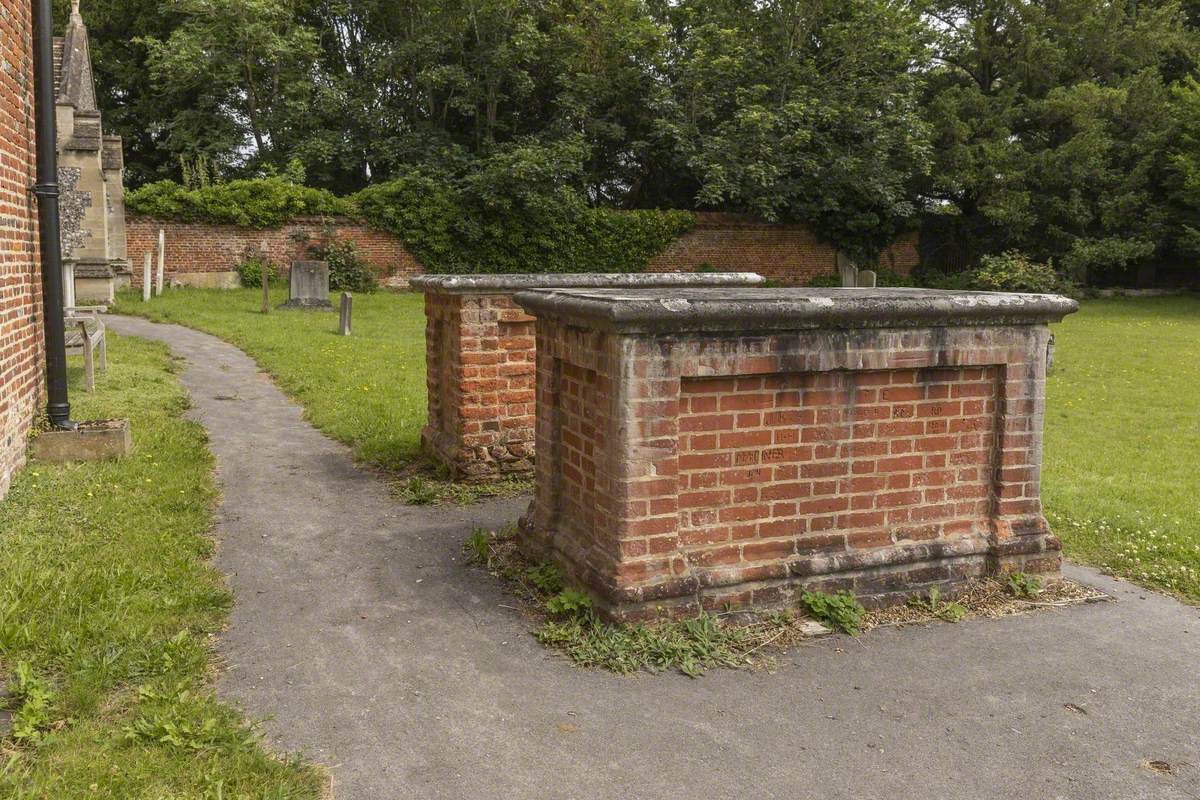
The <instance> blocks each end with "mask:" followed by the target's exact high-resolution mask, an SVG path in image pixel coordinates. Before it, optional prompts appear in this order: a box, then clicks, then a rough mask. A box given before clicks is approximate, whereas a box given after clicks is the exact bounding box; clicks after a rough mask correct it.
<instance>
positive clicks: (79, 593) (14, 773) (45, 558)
mask: <svg viewBox="0 0 1200 800" xmlns="http://www.w3.org/2000/svg"><path fill="white" fill-rule="evenodd" d="M109 363H110V373H109V375H108V376H106V377H103V376H102V377H101V378H99V380H98V391H97V392H96V393H95V394H91V395H89V394H87V393H84V392H82V391H80V390H79V372H80V370H79V368H78V367H77V366H75V367H74V368H73V369H72V388H73V394H72V400H73V403H74V408H73V412H74V413H73V416H74V417H75V418H76V419H100V418H106V417H112V416H124V417H129V418H131V419H132V422H133V431H134V447H135V452H134V455H133V456H131V457H129V458H127V459H124V460H121V461H117V462H109V463H93V464H77V465H71V466H52V465H47V464H41V463H31V464H30V465H28V466H27V467H25V468H24V469H23V470H21V471H20V472H19V473H18V474H17V476H16V478H15V480H14V483H13V486H12V490H11V492H10V493H9V495H8V497H7V498H6V499H5V500H3V501H0V553H3V557H2V558H0V676H4V677H5V678H7V677H8V676H15V677H14V678H13V680H12V681H11V683H10V685H9V693H10V696H9V698H8V700H7V701H3V704H4V705H7V706H8V707H9V708H10V709H12V710H13V711H15V716H14V720H13V721H14V726H13V730H12V734H11V735H10V736H9V737H7V738H0V797H4V798H13V799H14V800H34V799H35V798H36V800H49V798H54V800H62V799H68V800H69V799H70V798H110V799H111V800H128V798H145V800H164V799H165V798H173V799H176V800H182V799H183V798H189V800H190V799H192V798H194V799H195V800H203V799H207V798H228V799H229V800H234V798H247V799H248V798H278V799H279V800H285V799H289V798H316V797H319V796H320V793H321V789H322V786H323V778H322V777H321V775H320V774H318V772H317V771H316V770H315V769H313V768H311V767H308V766H305V765H303V764H301V763H298V762H290V761H289V762H284V761H280V760H277V759H276V758H274V757H272V756H271V755H269V754H268V753H267V752H266V751H265V750H264V749H263V748H262V747H261V745H260V744H259V742H258V740H257V738H256V736H255V735H254V734H253V731H252V730H251V729H250V728H249V727H247V726H246V723H245V721H244V720H243V719H242V717H241V716H240V715H239V714H238V713H237V712H236V711H235V710H233V709H231V708H229V707H227V706H224V705H222V704H220V703H218V702H217V701H216V700H215V699H214V698H213V695H212V691H211V685H210V684H211V672H212V667H211V663H212V661H211V658H210V655H211V654H210V651H209V637H210V636H211V635H213V634H215V633H217V632H218V631H220V630H221V628H222V627H223V625H224V624H225V622H226V619H227V615H228V610H229V606H230V602H231V598H230V595H229V592H228V591H227V589H226V588H225V585H224V582H223V580H222V579H221V577H220V575H219V574H218V573H217V572H216V571H215V570H213V569H212V568H211V567H210V566H209V565H208V563H207V559H208V556H209V555H210V553H211V552H212V547H213V543H212V540H211V539H209V538H208V536H207V535H206V534H207V531H208V529H209V525H210V523H211V520H212V504H213V501H214V499H215V496H216V494H215V490H214V486H213V481H212V459H211V457H210V455H209V453H208V450H207V448H206V446H205V435H204V431H203V430H202V429H201V428H200V427H199V426H198V425H196V424H195V423H192V422H189V421H186V420H184V419H183V418H182V417H181V413H182V411H183V410H184V409H185V408H186V407H187V398H186V395H185V394H184V392H183V389H182V387H181V386H180V385H179V383H178V381H177V380H176V379H175V377H174V376H173V375H172V374H171V372H172V366H173V365H172V362H171V360H170V358H169V356H168V354H167V351H166V348H165V347H163V346H161V345H157V344H152V343H149V342H144V341H140V340H137V339H121V338H119V337H113V338H112V340H111V345H110V347H109Z"/></svg>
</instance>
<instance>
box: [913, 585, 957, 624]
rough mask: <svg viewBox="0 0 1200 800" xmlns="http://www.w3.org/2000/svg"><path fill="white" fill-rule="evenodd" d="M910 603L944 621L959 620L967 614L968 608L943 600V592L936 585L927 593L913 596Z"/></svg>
mask: <svg viewBox="0 0 1200 800" xmlns="http://www.w3.org/2000/svg"><path fill="white" fill-rule="evenodd" d="M908 604H909V605H910V606H912V607H913V608H915V609H918V610H920V611H924V612H925V613H927V614H931V615H933V616H935V617H937V618H938V619H940V620H942V621H943V622H958V621H959V620H960V619H962V618H963V617H965V616H966V615H967V609H966V608H964V607H963V605H962V604H961V603H955V602H952V601H950V602H948V601H946V600H943V599H942V592H941V590H940V589H938V588H937V587H936V586H935V587H933V588H932V589H930V590H929V593H928V594H926V595H923V596H921V597H913V598H911V599H910V600H909V601H908Z"/></svg>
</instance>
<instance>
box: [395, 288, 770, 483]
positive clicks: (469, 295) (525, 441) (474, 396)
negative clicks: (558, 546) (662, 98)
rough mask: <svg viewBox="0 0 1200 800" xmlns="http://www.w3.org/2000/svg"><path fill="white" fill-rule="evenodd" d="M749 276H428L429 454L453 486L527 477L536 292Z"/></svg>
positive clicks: (425, 441)
mask: <svg viewBox="0 0 1200 800" xmlns="http://www.w3.org/2000/svg"><path fill="white" fill-rule="evenodd" d="M763 281H764V279H763V277H762V276H760V275H756V274H754V273H751V272H719V273H700V274H679V273H647V274H639V275H605V274H578V275H545V274H541V275H537V274H535V275H423V276H420V277H417V278H414V279H413V280H412V282H411V286H412V288H414V289H417V290H419V291H422V292H424V293H425V318H426V327H425V359H426V368H427V375H428V378H427V380H428V393H427V395H428V403H429V416H428V422H427V424H426V425H425V428H424V429H423V430H422V431H421V444H422V447H424V449H425V451H426V452H427V453H429V454H430V455H431V456H432V457H433V458H435V459H436V460H437V461H438V462H440V463H442V464H444V465H446V466H447V467H449V469H450V470H451V472H452V473H453V475H454V477H455V478H465V479H469V480H484V479H490V478H496V477H501V476H505V475H521V474H529V473H530V472H531V471H532V470H533V451H534V425H533V420H534V381H535V374H534V330H533V325H534V318H533V317H532V316H530V315H529V314H526V313H525V312H524V311H522V310H521V309H520V308H518V307H517V305H516V304H515V303H513V300H512V296H513V293H514V292H518V291H523V290H528V289H532V288H588V287H627V288H635V287H658V288H681V287H696V286H752V285H755V284H761V283H762V282H763Z"/></svg>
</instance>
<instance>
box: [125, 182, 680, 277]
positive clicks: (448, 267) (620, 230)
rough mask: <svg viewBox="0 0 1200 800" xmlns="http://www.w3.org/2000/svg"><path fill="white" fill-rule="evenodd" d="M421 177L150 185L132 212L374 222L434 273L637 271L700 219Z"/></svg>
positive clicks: (251, 221)
mask: <svg viewBox="0 0 1200 800" xmlns="http://www.w3.org/2000/svg"><path fill="white" fill-rule="evenodd" d="M494 186H501V187H502V186H503V181H502V180H497V181H496V182H495V184H494V185H489V186H481V185H477V184H476V185H471V184H470V183H467V182H461V181H455V180H453V179H447V177H446V176H441V175H430V174H422V173H413V174H410V175H406V176H404V177H401V178H398V179H396V180H393V181H389V182H387V183H382V184H378V185H375V186H371V187H368V188H367V189H364V190H363V191H361V192H359V193H358V194H356V195H353V196H352V197H348V198H345V197H337V196H336V195H334V194H332V193H330V192H328V191H326V190H323V189H312V188H308V187H305V186H301V185H299V184H296V183H294V182H291V181H289V180H287V179H285V178H279V177H269V178H257V179H249V180H237V181H230V182H228V183H219V184H211V185H208V186H203V187H198V188H195V189H189V188H186V187H184V186H180V185H179V184H176V183H173V182H171V181H159V182H157V183H151V184H147V185H146V186H143V187H142V188H140V189H135V190H133V191H131V192H130V193H129V194H128V196H127V197H126V205H127V207H128V209H129V210H130V211H132V212H134V213H138V214H144V215H147V216H152V217H156V218H159V219H169V220H176V221H180V222H195V223H210V224H230V225H241V226H244V227H251V228H276V227H280V226H281V225H284V224H286V223H287V222H288V221H290V220H291V219H293V218H295V217H300V216H340V217H350V218H356V219H361V220H364V221H366V222H367V223H369V224H371V225H372V226H374V227H376V228H379V229H381V230H385V231H388V232H389V233H392V234H394V235H395V236H397V237H398V238H400V239H401V240H402V241H403V242H404V244H405V246H406V247H408V249H409V250H410V251H411V252H412V253H413V255H414V256H416V258H417V259H418V260H419V261H421V263H422V264H424V265H425V268H426V269H427V270H428V271H429V272H437V273H466V274H479V273H517V272H560V273H561V272H638V271H640V270H642V269H644V268H645V267H646V264H647V263H648V262H649V261H650V259H652V258H653V257H654V256H656V255H658V254H659V253H661V252H662V251H663V250H665V249H666V248H667V246H668V245H670V244H671V242H673V241H675V239H677V238H678V237H679V236H680V235H682V234H683V233H685V232H687V231H688V230H689V229H690V228H691V227H692V226H693V225H694V224H695V215H694V214H692V212H690V211H618V210H614V209H608V208H594V207H591V206H588V205H587V204H586V203H585V202H584V201H583V199H582V197H581V196H580V195H579V194H578V193H577V192H575V191H574V190H571V189H567V188H563V189H560V190H553V189H552V190H550V191H545V190H541V191H531V192H528V193H524V192H520V191H515V192H514V191H505V190H503V189H501V190H495V188H494Z"/></svg>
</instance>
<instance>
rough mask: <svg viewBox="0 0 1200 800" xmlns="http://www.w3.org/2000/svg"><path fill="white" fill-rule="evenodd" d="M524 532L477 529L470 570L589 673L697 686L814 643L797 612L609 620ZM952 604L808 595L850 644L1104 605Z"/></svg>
mask: <svg viewBox="0 0 1200 800" xmlns="http://www.w3.org/2000/svg"><path fill="white" fill-rule="evenodd" d="M516 535H517V529H516V526H513V525H510V526H508V527H506V528H503V529H501V530H499V531H488V530H484V529H482V528H477V529H475V530H474V531H472V532H471V535H470V536H468V537H467V539H466V541H465V542H464V543H463V553H464V554H465V555H466V557H467V561H468V562H469V563H470V564H472V565H475V566H477V567H481V568H483V569H486V570H487V571H488V572H490V573H491V574H492V575H495V576H496V577H498V578H500V579H501V580H503V581H504V583H505V585H506V586H507V588H508V589H509V591H510V592H511V593H512V594H513V595H514V596H516V597H517V599H518V600H520V601H521V607H522V608H521V610H522V611H523V613H524V614H525V615H526V616H528V617H529V618H530V619H531V620H533V621H534V623H535V624H536V625H537V627H536V629H535V630H534V636H535V637H537V640H538V641H539V642H541V643H542V644H544V645H546V646H547V647H549V648H552V649H554V650H557V651H559V652H561V653H563V654H564V655H565V656H567V657H568V658H570V659H571V660H572V661H573V662H575V663H576V664H578V665H580V666H584V667H599V668H602V669H606V670H609V671H611V672H616V673H619V674H622V675H628V674H631V673H636V672H643V671H644V672H650V673H659V672H664V671H668V670H678V671H679V672H682V673H683V674H685V675H688V676H690V677H698V676H700V675H702V674H704V672H705V671H707V670H709V669H713V668H716V667H728V668H747V667H754V666H762V665H769V664H770V663H771V660H772V657H773V656H774V655H776V654H777V653H779V652H780V651H782V650H784V649H786V648H788V647H791V646H794V645H796V644H799V643H801V642H803V641H805V640H809V639H811V638H812V637H813V635H814V627H813V625H812V621H811V619H810V618H809V617H806V616H804V615H801V614H798V613H796V611H795V610H792V609H783V610H780V611H776V612H766V613H760V614H757V615H753V614H745V613H725V614H707V613H706V614H700V615H698V616H696V617H693V618H691V619H682V620H672V621H664V622H660V623H656V624H640V623H638V624H625V623H612V622H606V621H604V620H602V619H601V618H600V617H599V616H598V615H597V614H596V612H595V611H594V609H593V607H592V600H591V598H590V597H589V596H588V595H587V594H586V592H583V591H580V590H579V589H577V588H573V587H570V586H568V585H567V584H566V583H565V582H564V580H563V575H562V572H561V571H560V570H559V569H558V567H556V566H555V565H554V564H551V563H547V562H530V561H528V560H527V559H525V558H524V557H523V556H522V555H521V553H520V552H519V551H518V549H517V544H516ZM954 597H955V599H954V600H953V601H948V600H946V599H944V598H943V595H942V593H941V592H940V591H939V590H938V589H936V588H934V589H932V590H930V591H929V593H928V594H926V595H925V596H923V597H919V598H914V599H913V601H912V602H910V603H909V604H907V605H901V606H896V607H892V608H887V609H882V610H879V611H867V610H866V609H864V608H863V606H862V604H861V603H859V602H858V599H857V598H855V596H854V594H853V593H851V592H844V591H843V592H837V593H835V594H825V593H822V592H805V593H804V595H803V598H804V599H803V601H802V605H803V606H804V607H805V608H806V609H807V610H808V611H809V613H810V614H811V615H812V617H814V618H816V619H818V620H820V621H821V622H822V623H823V624H825V625H827V626H828V627H829V628H832V629H836V630H841V631H844V632H846V633H850V634H852V635H855V634H858V633H860V632H862V631H868V630H870V629H872V628H875V627H880V626H902V625H914V624H923V623H924V624H928V623H930V622H935V621H945V622H957V621H959V620H962V619H968V618H980V617H1000V616H1006V615H1010V614H1018V613H1025V612H1029V611H1035V610H1038V609H1040V608H1042V607H1045V606H1063V605H1070V604H1073V603H1078V602H1086V601H1090V600H1096V599H1104V597H1105V595H1103V594H1102V593H1100V592H1098V591H1096V590H1094V589H1091V588H1089V587H1086V586H1081V585H1079V584H1076V583H1072V582H1071V581H1055V582H1054V583H1051V584H1048V585H1047V586H1046V587H1045V588H1044V590H1043V594H1042V595H1041V596H1040V597H1039V602H1036V603H1034V602H1031V601H1029V600H1024V599H1020V598H1016V597H1014V596H1013V594H1012V593H1011V592H1010V591H1009V590H1008V588H1007V584H1006V583H1005V582H1004V581H1002V580H999V579H987V580H980V581H975V582H973V583H969V584H966V585H965V586H964V587H961V588H960V590H959V591H956V592H955V595H954Z"/></svg>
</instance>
